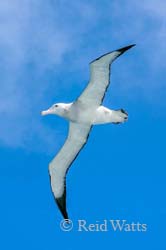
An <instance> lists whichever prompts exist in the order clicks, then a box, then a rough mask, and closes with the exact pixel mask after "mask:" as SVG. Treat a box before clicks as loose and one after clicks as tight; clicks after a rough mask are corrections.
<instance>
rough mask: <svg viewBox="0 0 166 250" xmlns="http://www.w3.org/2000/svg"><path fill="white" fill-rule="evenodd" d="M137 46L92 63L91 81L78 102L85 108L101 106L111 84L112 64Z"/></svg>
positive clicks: (107, 55)
mask: <svg viewBox="0 0 166 250" xmlns="http://www.w3.org/2000/svg"><path fill="white" fill-rule="evenodd" d="M134 45H135V44H133V45H129V46H126V47H124V48H121V49H118V50H115V51H112V52H109V53H107V54H105V55H103V56H101V57H99V58H97V59H95V60H94V61H92V62H91V63H90V81H89V84H88V85H87V87H86V88H85V90H84V91H83V93H82V94H81V95H80V97H79V98H78V99H77V102H79V103H81V104H83V105H84V106H91V107H98V106H99V105H101V103H102V101H103V98H104V96H105V92H106V90H107V88H108V86H109V82H110V66H111V63H112V62H113V61H114V60H115V59H116V58H117V57H119V56H120V55H122V54H123V53H124V52H125V51H127V50H128V49H130V48H132V47H133V46H134Z"/></svg>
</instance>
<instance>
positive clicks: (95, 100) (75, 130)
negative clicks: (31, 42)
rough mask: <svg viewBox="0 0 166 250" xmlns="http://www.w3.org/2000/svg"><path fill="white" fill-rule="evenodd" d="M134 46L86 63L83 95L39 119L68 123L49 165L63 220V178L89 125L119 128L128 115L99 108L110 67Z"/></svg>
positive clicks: (77, 152)
mask: <svg viewBox="0 0 166 250" xmlns="http://www.w3.org/2000/svg"><path fill="white" fill-rule="evenodd" d="M133 46H135V44H132V45H129V46H126V47H124V48H120V49H118V50H115V51H112V52H110V53H107V54H105V55H103V56H101V57H99V58H97V59H96V60H94V61H92V62H91V63H90V81H89V84H88V85H87V87H86V88H85V90H84V91H83V93H82V94H81V95H80V96H79V98H77V100H76V101H74V102H72V103H68V104H65V103H57V104H54V105H53V106H51V107H50V108H49V109H48V110H46V111H42V112H41V114H42V115H47V114H54V115H59V116H61V117H63V118H66V119H67V120H68V121H69V133H68V137H67V139H66V141H65V143H64V145H63V147H62V148H61V150H60V151H59V152H58V154H57V155H56V156H55V158H54V159H53V160H52V161H51V162H50V164H49V174H50V179H51V188H52V192H53V194H54V197H55V200H56V203H57V205H58V207H59V209H60V211H61V213H62V215H63V217H64V218H65V219H68V214H67V210H66V174H67V171H68V170H69V167H70V166H71V164H72V163H73V161H74V160H75V159H76V157H77V156H78V154H79V152H80V150H81V149H82V148H83V146H84V145H85V144H86V142H87V139H88V136H89V133H90V131H91V128H92V126H93V125H96V124H103V123H114V124H119V123H122V122H125V121H127V118H128V114H127V112H126V111H124V110H123V109H119V110H111V109H108V108H106V107H104V106H102V105H101V104H102V101H103V99H104V96H105V93H106V91H107V88H108V86H109V81H110V66H111V63H112V62H113V61H114V60H115V59H116V58H117V57H119V56H120V55H121V54H123V53H124V52H125V51H126V50H128V49H130V48H132V47H133Z"/></svg>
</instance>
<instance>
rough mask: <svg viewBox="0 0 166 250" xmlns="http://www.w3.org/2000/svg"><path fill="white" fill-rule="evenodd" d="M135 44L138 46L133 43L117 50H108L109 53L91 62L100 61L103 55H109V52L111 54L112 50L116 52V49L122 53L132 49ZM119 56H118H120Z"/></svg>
mask: <svg viewBox="0 0 166 250" xmlns="http://www.w3.org/2000/svg"><path fill="white" fill-rule="evenodd" d="M134 46H136V44H131V45H128V46H125V47H122V48H120V49H117V50H112V51H110V52H108V53H105V54H103V55H102V56H100V57H98V58H96V59H95V60H93V61H91V62H90V64H91V63H93V62H95V61H98V60H99V59H100V58H102V57H103V56H106V55H108V54H110V53H112V52H115V51H119V52H121V54H120V55H122V54H123V53H124V52H125V51H126V50H128V49H131V48H132V47H134ZM120 55H119V56H120ZM119 56H117V57H119Z"/></svg>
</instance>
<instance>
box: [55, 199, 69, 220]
mask: <svg viewBox="0 0 166 250" xmlns="http://www.w3.org/2000/svg"><path fill="white" fill-rule="evenodd" d="M55 200H56V203H57V205H58V208H59V210H60V211H61V213H62V215H63V217H64V219H65V220H68V219H69V217H68V214H67V211H66V197H64V196H62V197H60V198H56V199H55Z"/></svg>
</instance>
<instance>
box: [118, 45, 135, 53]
mask: <svg viewBox="0 0 166 250" xmlns="http://www.w3.org/2000/svg"><path fill="white" fill-rule="evenodd" d="M134 46H136V44H131V45H128V46H125V47H123V48H120V49H118V50H117V51H118V52H121V53H124V52H125V51H126V50H128V49H131V48H132V47H134Z"/></svg>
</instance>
